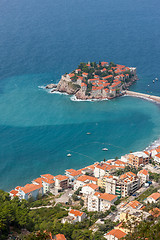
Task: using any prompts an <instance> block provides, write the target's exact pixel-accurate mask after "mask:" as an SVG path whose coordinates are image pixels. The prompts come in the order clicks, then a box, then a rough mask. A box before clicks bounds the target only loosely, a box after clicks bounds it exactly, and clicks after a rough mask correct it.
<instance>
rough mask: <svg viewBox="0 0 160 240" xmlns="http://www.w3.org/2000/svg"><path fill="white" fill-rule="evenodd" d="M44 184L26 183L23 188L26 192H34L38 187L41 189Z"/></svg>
mask: <svg viewBox="0 0 160 240" xmlns="http://www.w3.org/2000/svg"><path fill="white" fill-rule="evenodd" d="M42 187H43V186H42V184H39V185H36V184H26V185H25V186H24V187H21V190H22V191H23V192H24V193H30V192H33V191H35V190H37V189H40V188H42Z"/></svg>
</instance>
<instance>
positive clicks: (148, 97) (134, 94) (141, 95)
mask: <svg viewBox="0 0 160 240" xmlns="http://www.w3.org/2000/svg"><path fill="white" fill-rule="evenodd" d="M123 93H124V95H126V96H131V97H138V98H143V99H146V100H150V101H154V102H157V103H160V97H158V96H154V95H149V94H144V93H139V92H133V91H124V92H123Z"/></svg>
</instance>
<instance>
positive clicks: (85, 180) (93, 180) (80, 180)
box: [74, 175, 98, 190]
mask: <svg viewBox="0 0 160 240" xmlns="http://www.w3.org/2000/svg"><path fill="white" fill-rule="evenodd" d="M97 181H98V179H97V178H95V177H92V176H88V175H82V176H80V177H78V178H77V180H76V181H75V184H74V190H77V189H78V188H79V187H83V186H84V185H86V184H88V183H93V184H97Z"/></svg>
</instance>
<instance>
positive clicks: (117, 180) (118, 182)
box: [106, 172, 140, 198]
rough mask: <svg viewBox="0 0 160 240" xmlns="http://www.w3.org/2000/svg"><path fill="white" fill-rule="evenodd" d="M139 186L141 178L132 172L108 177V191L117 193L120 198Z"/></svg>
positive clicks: (131, 192)
mask: <svg viewBox="0 0 160 240" xmlns="http://www.w3.org/2000/svg"><path fill="white" fill-rule="evenodd" d="M139 187H140V179H139V178H138V177H137V176H136V174H134V173H132V172H127V173H125V174H122V175H121V176H120V177H116V176H108V178H106V193H111V194H116V195H118V197H119V198H121V197H126V196H128V195H131V194H133V193H134V192H135V191H136V190H137V189H139Z"/></svg>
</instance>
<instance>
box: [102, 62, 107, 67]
mask: <svg viewBox="0 0 160 240" xmlns="http://www.w3.org/2000/svg"><path fill="white" fill-rule="evenodd" d="M101 66H102V67H104V66H105V67H108V66H109V63H108V62H101Z"/></svg>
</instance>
